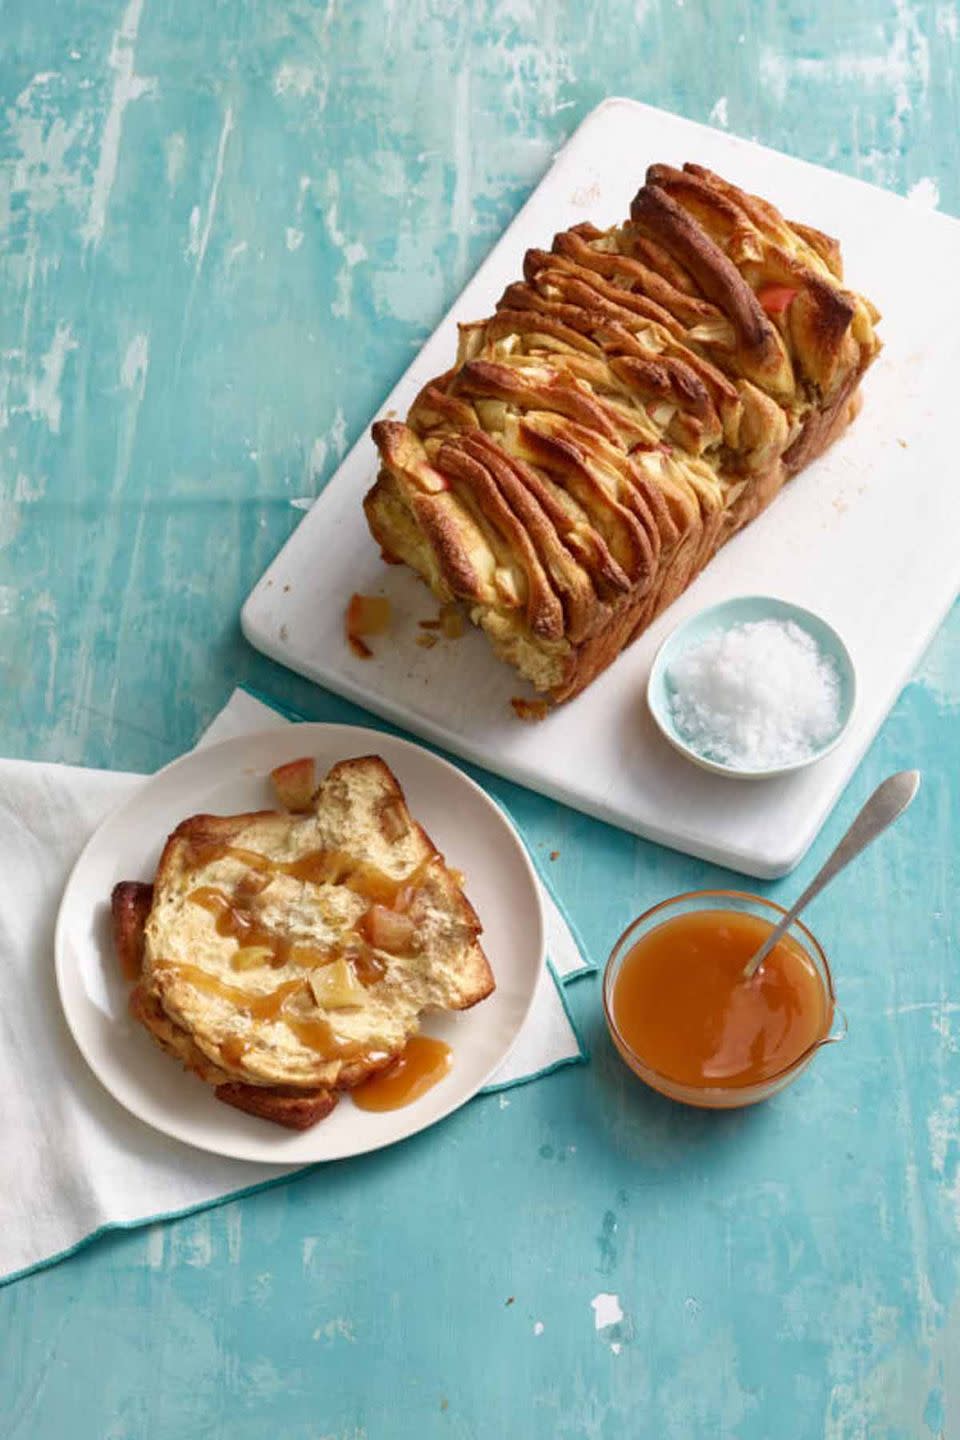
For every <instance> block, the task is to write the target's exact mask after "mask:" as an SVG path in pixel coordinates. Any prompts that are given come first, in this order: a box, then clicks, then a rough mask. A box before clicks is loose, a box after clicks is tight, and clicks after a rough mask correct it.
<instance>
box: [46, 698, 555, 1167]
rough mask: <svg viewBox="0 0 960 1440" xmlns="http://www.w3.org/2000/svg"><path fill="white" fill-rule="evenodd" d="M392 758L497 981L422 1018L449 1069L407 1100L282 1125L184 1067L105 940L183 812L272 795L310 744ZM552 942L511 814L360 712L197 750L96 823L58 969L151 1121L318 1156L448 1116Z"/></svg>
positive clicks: (86, 1044)
mask: <svg viewBox="0 0 960 1440" xmlns="http://www.w3.org/2000/svg"><path fill="white" fill-rule="evenodd" d="M369 754H377V755H380V756H382V757H383V759H384V760H385V761H386V762H387V764H388V765H389V766H390V768H391V769H392V770H393V771H394V773H395V775H396V776H397V779H398V780H399V781H400V783H401V785H402V786H403V788H404V790H405V792H406V796H407V800H408V803H409V805H410V809H411V811H412V813H413V815H414V816H415V817H416V818H417V819H418V820H419V821H421V823H422V824H423V825H424V827H425V829H426V831H427V833H428V834H429V835H430V837H431V838H432V839H433V841H434V842H435V843H436V845H437V846H438V847H439V848H440V850H441V851H442V852H443V853H444V855H445V856H446V857H447V859H448V861H449V862H450V864H451V865H454V866H456V867H457V868H458V869H461V870H463V871H464V873H465V874H466V876H467V893H468V895H469V897H470V900H471V902H472V904H473V905H474V906H475V908H476V910H477V912H478V914H479V915H480V918H481V920H482V921H483V926H484V934H483V945H484V949H485V951H486V954H487V957H488V959H489V961H490V964H491V966H492V968H493V972H494V975H495V977H496V981H497V988H496V990H495V992H494V994H493V995H492V996H491V997H490V999H489V1000H485V1001H484V1002H483V1003H482V1004H480V1005H478V1006H476V1007H475V1008H474V1009H473V1010H468V1011H466V1012H464V1013H463V1014H459V1015H444V1016H431V1017H430V1018H429V1019H428V1020H427V1021H426V1022H425V1023H424V1026H423V1028H424V1031H425V1032H426V1033H428V1034H430V1035H436V1036H437V1037H439V1038H440V1039H442V1040H446V1041H447V1043H448V1044H450V1045H451V1046H452V1047H453V1053H454V1063H453V1067H452V1069H451V1071H450V1073H449V1075H447V1076H446V1077H445V1078H444V1079H443V1080H442V1081H441V1082H440V1083H439V1084H438V1085H436V1086H435V1087H434V1088H433V1089H432V1090H431V1091H429V1092H428V1094H426V1095H424V1096H423V1097H422V1098H421V1099H420V1100H418V1101H416V1102H415V1103H414V1104H412V1105H408V1106H406V1107H405V1108H404V1109H401V1110H394V1111H388V1112H386V1113H384V1114H374V1113H370V1112H364V1111H360V1110H358V1109H356V1107H355V1106H354V1105H353V1104H352V1103H351V1101H350V1100H349V1099H348V1098H345V1099H343V1100H341V1102H340V1104H339V1105H338V1107H337V1109H336V1110H335V1111H334V1112H333V1114H332V1115H331V1116H330V1117H329V1119H327V1120H324V1121H322V1122H321V1123H320V1124H319V1125H317V1126H315V1127H314V1129H312V1130H307V1131H305V1132H303V1133H299V1134H298V1133H295V1132H293V1131H286V1130H283V1129H281V1128H280V1127H279V1126H275V1125H271V1124H269V1123H268V1122H266V1121H264V1120H257V1119H255V1118H254V1117H253V1116H251V1115H245V1114H243V1113H242V1112H240V1111H239V1110H233V1109H232V1108H231V1107H230V1106H228V1105H223V1104H221V1102H220V1101H218V1100H217V1099H216V1098H215V1097H214V1095H213V1092H212V1091H211V1090H210V1089H208V1087H207V1086H205V1085H203V1084H202V1083H201V1082H200V1081H199V1080H197V1079H196V1078H195V1077H194V1076H192V1075H188V1074H186V1073H185V1072H184V1071H182V1070H181V1069H180V1067H179V1065H178V1064H177V1062H176V1061H174V1060H172V1059H171V1058H170V1057H169V1056H167V1055H164V1054H163V1052H162V1051H161V1050H160V1049H159V1048H158V1047H157V1046H156V1044H155V1043H154V1042H153V1041H152V1040H151V1038H150V1037H149V1035H148V1034H147V1033H146V1031H145V1030H143V1028H142V1027H141V1026H140V1025H138V1024H137V1023H136V1022H135V1021H133V1020H132V1019H130V1017H129V1015H128V1013H127V995H128V992H129V985H128V984H127V983H126V982H125V981H124V980H123V979H122V977H121V976H120V973H119V967H118V965H117V961H116V957H115V955H114V953H113V946H112V943H111V939H110V918H109V899H110V892H111V890H112V889H113V887H114V885H115V884H116V883H117V881H118V880H148V881H149V880H151V879H152V878H153V874H154V872H155V869H156V865H157V861H158V860H159V857H160V850H161V847H162V845H163V842H164V840H165V839H166V836H167V835H168V834H169V832H170V831H171V830H173V829H174V828H175V826H176V825H177V824H178V823H179V822H180V821H181V820H183V819H185V818H186V816H188V815H193V814H197V813H200V812H206V813H213V814H216V813H221V814H233V813H242V812H245V811H248V810H256V809H263V808H268V807H269V806H270V805H271V804H272V799H271V795H270V789H269V780H268V778H267V777H268V774H269V772H270V770H272V769H273V767H274V766H276V765H280V764H282V763H283V762H284V761H287V760H294V759H296V758H297V757H298V756H300V755H315V756H316V758H317V764H318V771H319V773H321V774H323V773H325V772H326V771H327V770H328V769H329V768H330V766H331V765H333V764H334V763H335V762H336V761H338V760H343V759H346V758H348V757H350V756H356V755H369ZM543 957H544V924H543V914H542V911H541V905H540V889H539V885H538V883H537V880H536V877H535V875H534V872H533V869H532V867H531V864H530V861H529V859H528V858H527V854H526V851H525V850H524V848H523V845H522V843H521V841H520V839H519V838H518V836H517V834H516V832H515V831H514V829H513V827H512V826H511V825H510V823H509V821H508V820H507V819H506V818H505V817H504V815H503V814H502V812H501V811H500V810H499V809H498V807H497V806H496V805H495V804H494V803H493V801H492V800H491V799H490V798H489V797H488V796H487V795H485V794H484V792H483V791H482V790H481V789H480V787H479V786H478V785H475V784H474V783H473V781H472V780H469V779H468V778H467V776H466V775H463V774H461V772H460V771H459V770H457V769H455V768H454V766H452V765H450V764H448V763H447V761H445V760H440V759H439V758H438V757H437V756H435V755H431V754H430V753H429V751H427V750H422V749H420V747H419V746H417V745H411V744H410V743H409V742H407V741H405V740H397V739H395V738H393V737H392V736H390V735H383V734H381V733H380V732H379V731H376V730H367V729H363V728H360V727H357V726H351V725H290V726H289V727H287V728H286V729H283V730H269V731H265V732H263V733H260V734H256V735H246V736H241V737H239V738H237V739H235V740H225V741H224V742H223V743H222V744H220V745H211V746H209V747H206V748H204V749H202V750H197V751H194V752H192V753H191V754H190V755H186V756H184V757H183V759H181V760H177V761H175V762H174V763H173V764H172V765H169V766H167V768H166V769H165V770H161V771H160V772H159V773H158V774H157V775H154V776H153V778H152V779H150V780H148V781H146V782H145V783H144V785H143V788H142V789H140V790H138V791H137V793H136V794H135V795H134V796H133V797H132V798H131V799H130V800H128V801H127V803H126V804H125V805H123V806H121V808H120V809H119V810H117V811H116V812H115V813H114V814H113V815H111V816H110V817H109V818H108V819H107V820H106V821H105V822H104V823H103V825H101V827H100V829H99V830H97V832H96V833H95V834H94V835H93V836H92V838H91V839H90V841H89V843H88V844H87V846H86V848H85V849H84V851H83V854H82V855H81V856H80V859H79V860H78V861H77V864H76V866H75V867H74V870H73V873H72V875H71V876H70V879H69V881H68V883H67V888H66V890H65V892H64V896H63V901H62V903H61V906H60V914H59V917H58V920H57V931H56V964H57V984H58V987H59V990H60V999H61V1002H62V1004H63V1010H64V1014H65V1015H66V1018H67V1024H68V1025H69V1027H70V1029H71V1031H72V1032H73V1037H74V1039H75V1040H76V1042H77V1044H78V1045H79V1047H80V1050H81V1051H82V1053H83V1056H84V1058H85V1059H86V1061H87V1063H88V1064H89V1066H90V1068H91V1069H92V1070H93V1072H94V1074H95V1075H96V1076H97V1078H98V1079H99V1080H100V1081H101V1083H102V1084H103V1085H105V1086H106V1088H107V1089H108V1090H109V1091H110V1094H111V1095H113V1097H114V1098H115V1099H116V1100H118V1101H119V1102H120V1104H121V1105H123V1106H125V1108H126V1109H127V1110H129V1111H131V1112H132V1114H134V1115H136V1116H138V1117H139V1118H140V1119H141V1120H144V1121H145V1122H146V1123H147V1124H148V1125H152V1126H153V1127H154V1128H155V1129H157V1130H160V1131H162V1132H163V1133H164V1134H166V1135H172V1136H173V1137H174V1138H175V1139H177V1140H183V1141H186V1143H187V1144H189V1145H195V1146H197V1147H198V1148H199V1149H201V1150H209V1151H212V1152H213V1153H214V1154H217V1155H227V1156H231V1157H233V1158H235V1159H239V1160H256V1161H264V1162H269V1163H271V1164H307V1163H309V1162H311V1161H316V1160H339V1159H343V1158H345V1157H346V1156H349V1155H359V1154H362V1153H363V1152H364V1151H367V1150H376V1149H379V1148H380V1147H381V1146H384V1145H390V1144H393V1142H394V1141H396V1140H402V1139H405V1138H406V1136H408V1135H414V1134H416V1132H417V1131H418V1130H423V1129H424V1128H425V1127H426V1126H428V1125H432V1124H434V1123H435V1122H436V1121H437V1120H442V1119H443V1117H444V1116H445V1115H449V1114H450V1113H451V1111H453V1110H456V1109H457V1108H458V1107H459V1106H461V1105H463V1104H464V1103H465V1102H466V1101H467V1100H469V1099H470V1098H471V1097H472V1096H473V1095H475V1094H476V1093H477V1091H478V1090H479V1089H481V1088H482V1086H483V1085H484V1084H485V1083H486V1082H487V1080H489V1078H490V1077H491V1075H492V1074H493V1072H494V1071H495V1070H496V1069H497V1068H498V1067H499V1066H500V1065H501V1064H502V1063H503V1061H504V1060H505V1059H506V1057H507V1055H508V1054H509V1053H510V1050H511V1049H512V1047H513V1044H514V1042H515V1041H516V1039H517V1036H518V1035H519V1033H520V1029H521V1026H522V1025H523V1022H524V1020H525V1018H526V1016H527V1013H528V1011H529V1009H530V1006H531V1004H532V1002H533V996H534V991H535V990H536V985H537V980H538V978H539V976H540V972H541V967H542V965H543Z"/></svg>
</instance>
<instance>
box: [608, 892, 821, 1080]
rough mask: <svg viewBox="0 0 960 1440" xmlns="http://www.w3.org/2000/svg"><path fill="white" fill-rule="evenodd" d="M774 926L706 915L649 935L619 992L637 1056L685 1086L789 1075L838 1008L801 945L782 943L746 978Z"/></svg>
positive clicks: (627, 964) (620, 1017) (622, 1026)
mask: <svg viewBox="0 0 960 1440" xmlns="http://www.w3.org/2000/svg"><path fill="white" fill-rule="evenodd" d="M771 928H772V926H771V924H770V922H769V921H767V920H763V919H761V918H760V917H759V916H757V915H746V914H743V913H742V912H739V911H735V910H701V911H696V912H694V913H693V914H687V915H678V916H676V917H674V918H673V919H671V920H666V921H664V923H663V924H662V925H658V926H657V927H656V929H654V930H651V931H650V932H649V933H648V934H646V935H644V936H643V937H642V939H640V940H639V941H638V942H637V944H636V945H634V947H633V949H632V950H630V951H629V952H628V954H627V955H626V956H625V957H624V960H623V963H622V965H621V968H620V972H619V974H618V976H617V978H616V981H615V983H614V987H613V998H612V1010H613V1018H614V1021H615V1023H616V1027H617V1029H618V1030H619V1032H620V1035H621V1036H622V1038H623V1039H624V1040H625V1041H626V1043H627V1045H628V1046H629V1048H630V1049H631V1050H632V1051H633V1053H634V1054H635V1055H636V1056H638V1058H639V1059H640V1060H642V1061H643V1062H644V1063H645V1064H646V1065H648V1066H650V1068H651V1069H653V1070H654V1071H656V1072H657V1073H658V1074H660V1075H663V1076H665V1077H668V1078H669V1079H671V1080H673V1081H676V1082H678V1083H680V1084H683V1085H689V1086H692V1087H710V1086H724V1087H726V1086H729V1087H737V1086H747V1085H755V1084H757V1083H759V1082H761V1081H764V1080H769V1079H771V1078H772V1077H773V1076H775V1075H779V1074H782V1072H783V1071H784V1070H787V1069H789V1068H790V1066H791V1065H792V1064H793V1063H794V1062H795V1061H797V1060H799V1059H800V1057H801V1056H802V1055H803V1054H805V1052H806V1051H807V1050H809V1049H810V1047H811V1046H813V1045H815V1044H816V1043H817V1041H818V1040H822V1039H823V1038H824V1036H825V1035H826V1034H827V1032H828V1030H829V1029H830V1025H831V1023H832V1021H833V1001H832V999H831V997H830V994H829V992H828V990H827V988H826V985H825V984H824V981H823V979H822V978H821V976H820V973H819V971H818V970H817V968H816V966H815V965H814V963H813V961H812V960H811V958H810V956H809V955H808V954H807V952H806V951H805V950H804V949H803V947H802V946H801V945H800V944H799V943H798V942H797V941H796V940H794V939H792V938H791V937H790V936H786V937H784V939H783V940H781V941H780V942H779V943H778V944H777V945H776V946H775V948H774V949H773V950H772V951H771V952H770V954H769V955H768V956H767V959H766V960H765V961H764V962H763V965H762V966H761V967H760V969H759V971H758V972H757V974H756V975H754V976H753V977H752V978H751V979H749V980H744V978H743V969H744V966H745V965H746V964H747V961H748V960H749V959H750V957H751V955H753V954H754V953H755V951H756V950H757V949H758V948H759V946H760V945H761V944H762V943H763V941H764V940H765V939H766V937H767V936H768V935H769V933H770V930H771Z"/></svg>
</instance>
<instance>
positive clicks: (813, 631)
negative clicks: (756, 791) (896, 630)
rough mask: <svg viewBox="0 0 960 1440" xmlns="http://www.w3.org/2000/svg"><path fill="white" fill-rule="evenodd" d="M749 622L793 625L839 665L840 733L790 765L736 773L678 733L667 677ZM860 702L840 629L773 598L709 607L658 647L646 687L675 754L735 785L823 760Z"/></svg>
mask: <svg viewBox="0 0 960 1440" xmlns="http://www.w3.org/2000/svg"><path fill="white" fill-rule="evenodd" d="M751 620H793V621H794V622H795V623H796V624H797V625H799V626H800V628H801V629H802V630H806V632H807V634H808V635H811V636H812V637H813V639H814V640H815V641H816V644H817V646H818V648H819V650H820V652H821V654H823V655H826V656H828V657H830V658H831V659H832V660H833V661H834V662H835V664H836V667H837V670H838V672H839V675H840V728H839V729H838V731H837V733H836V735H834V737H833V739H832V740H830V741H828V742H827V744H826V745H824V746H822V747H821V748H820V749H819V750H816V751H814V753H813V754H812V755H808V756H807V757H806V758H805V759H803V760H795V761H794V762H793V763H792V764H791V765H781V766H778V767H777V768H775V769H771V770H738V769H735V768H734V766H732V765H724V764H723V763H722V762H720V761H717V760H711V759H708V757H707V756H705V755H701V754H700V753H699V751H697V750H694V749H693V748H692V747H691V745H690V744H689V743H688V742H687V741H686V740H685V739H684V738H683V736H682V735H680V734H679V733H678V731H677V728H676V726H675V724H674V720H673V716H672V714H671V712H670V690H669V684H668V681H667V672H668V670H669V669H670V666H671V664H672V663H673V662H674V661H675V660H676V659H678V657H679V656H680V655H682V654H683V653H684V652H685V651H686V650H689V649H690V647H691V646H692V645H696V644H699V642H700V641H701V640H703V639H705V638H706V636H707V635H710V634H712V633H713V632H714V631H715V630H729V629H730V628H731V627H732V626H734V625H742V624H744V623H746V622H747V621H751ZM856 698H857V678H856V671H855V670H854V666H853V661H852V660H851V658H850V652H849V650H848V649H847V647H846V645H844V643H843V641H842V640H841V639H840V636H839V635H838V634H837V632H836V630H834V629H833V627H832V626H831V625H828V624H827V622H826V620H823V619H821V618H820V616H819V615H815V614H814V613H813V611H812V610H804V609H803V607H802V606H800V605H791V604H790V603H789V601H787V600H777V599H775V598H774V597H773V596H770V595H739V596H737V597H736V598H735V599H733V600H724V601H723V602H722V603H721V604H719V605H711V606H710V607H709V609H707V610H701V611H700V612H699V614H697V615H692V616H691V617H690V619H689V620H685V621H684V622H683V623H682V624H681V625H678V626H677V628H676V630H674V631H673V633H672V634H671V635H668V636H667V638H666V640H665V641H664V642H663V644H662V645H661V646H660V649H659V650H658V651H657V653H656V655H655V657H654V661H653V666H652V668H651V670H650V679H649V680H648V682H647V702H648V704H649V706H650V711H651V714H652V715H653V718H654V720H655V721H656V723H657V726H658V728H659V730H660V732H661V734H662V735H663V736H664V737H665V738H666V739H667V740H669V742H670V744H671V745H672V746H673V747H674V749H675V750H679V751H680V753H681V755H686V757H687V759H688V760H692V761H693V763H694V764H695V765H699V766H700V767H701V768H702V769H704V770H710V771H712V772H713V773H714V774H715V775H729V776H730V777H731V778H732V779H735V780H770V779H773V777H774V776H777V775H788V774H790V773H791V772H792V771H794V770H802V769H804V768H805V767H806V766H807V765H813V764H815V763H816V761H818V760H822V759H823V757H824V755H829V753H830V751H831V750H834V749H835V748H836V747H837V746H838V745H839V744H840V741H841V740H842V739H843V736H844V735H845V734H846V732H847V729H848V727H849V725H850V720H851V717H852V715H853V711H854V706H855V704H856Z"/></svg>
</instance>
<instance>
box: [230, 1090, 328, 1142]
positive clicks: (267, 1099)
mask: <svg viewBox="0 0 960 1440" xmlns="http://www.w3.org/2000/svg"><path fill="white" fill-rule="evenodd" d="M214 1094H215V1095H216V1097H217V1099H218V1100H222V1101H223V1103H224V1105H232V1106H233V1108H234V1109H235V1110H245V1111H246V1113H247V1114H248V1115H256V1116H257V1118H258V1119H260V1120H272V1121H273V1123H274V1125H282V1126H283V1127H284V1129H285V1130H309V1129H310V1128H311V1126H313V1125H316V1124H318V1123H319V1122H320V1121H321V1120H326V1118H327V1116H328V1115H329V1114H330V1112H331V1110H335V1109H336V1108H337V1102H338V1100H339V1099H340V1097H339V1095H337V1094H336V1092H335V1091H333V1090H317V1091H315V1092H313V1093H312V1094H311V1093H306V1092H304V1091H303V1090H288V1091H286V1092H284V1091H283V1090H281V1089H280V1088H279V1087H277V1088H274V1089H271V1090H267V1089H264V1087H263V1086H261V1085H245V1084H244V1083H243V1082H242V1081H239V1080H230V1081H228V1083H227V1084H226V1085H218V1086H217V1088H216V1090H215V1091H214Z"/></svg>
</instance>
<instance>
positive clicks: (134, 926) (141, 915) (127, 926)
mask: <svg viewBox="0 0 960 1440" xmlns="http://www.w3.org/2000/svg"><path fill="white" fill-rule="evenodd" d="M152 904H153V886H152V885H144V884H143V883H141V882H140V881H139V880H121V881H120V883H119V884H118V885H114V887H113V893H112V894H111V896H110V919H111V924H112V929H113V945H114V949H115V950H116V952H117V959H118V960H119V961H120V969H121V971H122V972H123V976H124V979H125V980H136V979H137V978H138V977H139V975H140V969H141V966H142V965H143V928H144V926H145V925H146V923H147V916H148V915H149V914H150V907H151V905H152Z"/></svg>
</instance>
